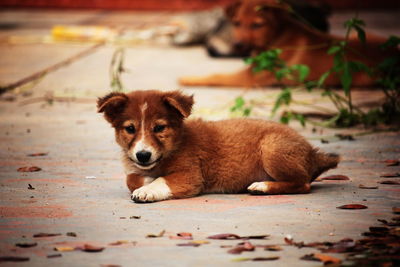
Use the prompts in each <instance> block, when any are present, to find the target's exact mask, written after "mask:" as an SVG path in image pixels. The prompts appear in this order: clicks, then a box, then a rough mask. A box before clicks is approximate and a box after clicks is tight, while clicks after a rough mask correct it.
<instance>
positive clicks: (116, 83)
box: [109, 48, 126, 92]
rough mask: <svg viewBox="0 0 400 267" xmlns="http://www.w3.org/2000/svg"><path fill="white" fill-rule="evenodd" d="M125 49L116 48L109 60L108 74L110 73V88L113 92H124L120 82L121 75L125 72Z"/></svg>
mask: <svg viewBox="0 0 400 267" xmlns="http://www.w3.org/2000/svg"><path fill="white" fill-rule="evenodd" d="M124 58H125V49H124V48H117V49H116V50H115V51H114V53H113V55H112V58H111V63H110V68H109V73H110V80H111V83H110V86H111V88H112V90H113V91H116V92H122V91H124V85H123V83H122V80H121V75H122V73H124V72H126V69H125V67H124Z"/></svg>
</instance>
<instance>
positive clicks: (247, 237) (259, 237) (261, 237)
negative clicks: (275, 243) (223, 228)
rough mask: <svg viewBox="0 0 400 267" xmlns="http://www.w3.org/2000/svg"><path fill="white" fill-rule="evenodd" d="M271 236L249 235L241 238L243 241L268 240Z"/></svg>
mask: <svg viewBox="0 0 400 267" xmlns="http://www.w3.org/2000/svg"><path fill="white" fill-rule="evenodd" d="M268 237H269V235H248V236H241V237H240V238H241V239H267V238H268Z"/></svg>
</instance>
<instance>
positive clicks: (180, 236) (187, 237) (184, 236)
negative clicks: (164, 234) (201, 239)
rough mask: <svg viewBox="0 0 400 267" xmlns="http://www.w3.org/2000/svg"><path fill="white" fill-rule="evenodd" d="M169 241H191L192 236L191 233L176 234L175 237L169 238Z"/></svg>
mask: <svg viewBox="0 0 400 267" xmlns="http://www.w3.org/2000/svg"><path fill="white" fill-rule="evenodd" d="M169 238H170V239H183V240H192V239H193V236H192V234H191V233H184V232H183V233H177V234H176V236H170V237H169Z"/></svg>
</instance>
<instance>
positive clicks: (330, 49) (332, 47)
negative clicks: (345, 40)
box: [327, 45, 342, 55]
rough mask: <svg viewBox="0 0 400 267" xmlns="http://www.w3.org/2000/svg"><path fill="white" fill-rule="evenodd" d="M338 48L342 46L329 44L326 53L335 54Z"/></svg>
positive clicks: (340, 48)
mask: <svg viewBox="0 0 400 267" xmlns="http://www.w3.org/2000/svg"><path fill="white" fill-rule="evenodd" d="M340 50H342V47H341V46H338V45H334V46H331V47H330V48H329V49H328V52H327V54H328V55H333V54H336V53H337V52H339V51H340Z"/></svg>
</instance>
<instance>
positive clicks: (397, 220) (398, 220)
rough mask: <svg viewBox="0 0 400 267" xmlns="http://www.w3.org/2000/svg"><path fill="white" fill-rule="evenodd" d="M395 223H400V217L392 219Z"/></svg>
mask: <svg viewBox="0 0 400 267" xmlns="http://www.w3.org/2000/svg"><path fill="white" fill-rule="evenodd" d="M392 220H393V221H396V222H400V216H396V217H393V218H392Z"/></svg>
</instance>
